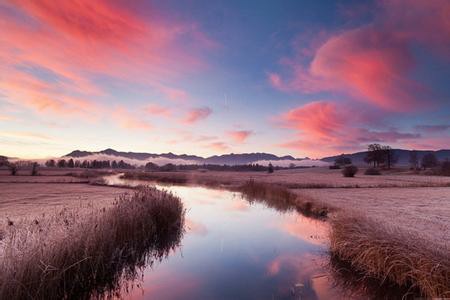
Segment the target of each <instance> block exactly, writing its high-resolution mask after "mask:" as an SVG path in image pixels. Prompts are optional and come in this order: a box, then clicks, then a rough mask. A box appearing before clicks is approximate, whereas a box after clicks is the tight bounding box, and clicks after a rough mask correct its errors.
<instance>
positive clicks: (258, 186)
mask: <svg viewBox="0 0 450 300" xmlns="http://www.w3.org/2000/svg"><path fill="white" fill-rule="evenodd" d="M237 191H239V192H241V193H242V195H244V197H246V199H247V200H248V201H250V202H253V201H260V202H264V203H265V204H266V205H267V206H268V207H271V208H275V209H276V210H279V211H289V210H293V209H295V210H297V211H298V212H299V213H302V214H304V215H306V216H311V217H316V218H325V217H326V216H327V214H328V209H327V208H326V207H322V206H321V207H318V206H316V205H315V202H312V201H310V200H309V199H306V198H300V197H299V196H298V195H297V194H295V193H293V192H291V191H290V190H289V189H287V188H285V187H283V186H280V185H275V184H269V183H263V182H257V181H254V180H249V181H247V182H246V183H244V184H243V185H241V186H240V187H238V188H237Z"/></svg>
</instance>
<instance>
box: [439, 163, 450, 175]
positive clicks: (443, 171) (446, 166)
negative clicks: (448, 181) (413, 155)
mask: <svg viewBox="0 0 450 300" xmlns="http://www.w3.org/2000/svg"><path fill="white" fill-rule="evenodd" d="M437 173H438V174H437V175H441V176H450V161H448V160H446V161H444V162H443V163H442V164H441V167H440V168H439V170H438V172H437Z"/></svg>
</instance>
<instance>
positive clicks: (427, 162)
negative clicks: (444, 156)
mask: <svg viewBox="0 0 450 300" xmlns="http://www.w3.org/2000/svg"><path fill="white" fill-rule="evenodd" d="M421 163H422V168H424V169H426V168H434V167H437V165H438V164H439V161H438V160H437V158H436V155H434V153H428V154H425V155H424V156H423V157H422V162H421Z"/></svg>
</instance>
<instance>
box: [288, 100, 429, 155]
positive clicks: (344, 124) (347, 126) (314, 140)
mask: <svg viewBox="0 0 450 300" xmlns="http://www.w3.org/2000/svg"><path fill="white" fill-rule="evenodd" d="M281 119H282V122H283V124H284V125H285V126H286V127H288V128H292V129H294V130H295V131H296V133H297V137H296V138H295V139H293V140H291V141H288V142H286V143H282V144H281V145H280V146H281V147H285V148H291V149H296V150H300V151H303V152H307V153H308V154H309V155H313V156H320V155H322V156H323V155H330V154H335V153H336V152H341V151H349V150H359V149H361V148H363V147H365V146H366V145H367V144H369V143H372V142H389V143H399V142H404V141H410V140H416V139H419V138H421V136H420V135H419V134H414V133H404V132H398V131H397V130H396V129H395V128H390V129H388V130H373V129H367V128H366V127H367V126H369V125H371V124H370V123H369V122H368V120H366V119H365V118H364V116H363V114H361V113H360V112H359V111H358V110H357V109H355V108H352V107H351V106H343V105H338V104H336V103H333V102H327V101H316V102H311V103H308V104H305V105H303V106H300V107H297V108H294V109H292V110H290V111H288V112H287V113H285V114H284V115H283V116H282V117H281Z"/></svg>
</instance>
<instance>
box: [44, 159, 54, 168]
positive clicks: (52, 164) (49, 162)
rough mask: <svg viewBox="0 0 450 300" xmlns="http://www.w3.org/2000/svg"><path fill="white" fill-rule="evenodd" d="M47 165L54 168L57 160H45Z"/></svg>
mask: <svg viewBox="0 0 450 300" xmlns="http://www.w3.org/2000/svg"><path fill="white" fill-rule="evenodd" d="M45 166H46V167H47V168H54V167H56V162H55V160H54V159H49V160H47V161H46V162H45Z"/></svg>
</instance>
